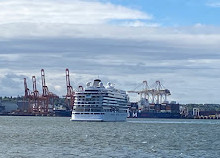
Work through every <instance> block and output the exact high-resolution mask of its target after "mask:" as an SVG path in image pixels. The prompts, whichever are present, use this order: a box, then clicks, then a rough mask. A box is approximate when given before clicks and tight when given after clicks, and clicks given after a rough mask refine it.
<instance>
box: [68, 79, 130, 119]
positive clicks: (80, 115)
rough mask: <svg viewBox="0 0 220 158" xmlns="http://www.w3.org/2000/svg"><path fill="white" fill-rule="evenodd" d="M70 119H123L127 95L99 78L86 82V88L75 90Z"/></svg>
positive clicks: (125, 115) (126, 108)
mask: <svg viewBox="0 0 220 158" xmlns="http://www.w3.org/2000/svg"><path fill="white" fill-rule="evenodd" d="M74 97H75V100H74V106H73V111H72V117H71V120H72V121H125V120H126V117H127V110H128V107H127V103H128V95H127V94H126V92H125V91H123V90H119V89H116V88H115V87H114V86H113V85H112V84H111V83H107V85H106V86H104V85H103V83H102V82H101V80H100V79H96V80H94V82H93V84H92V83H91V82H88V83H87V84H86V88H85V89H83V87H82V86H81V87H79V89H78V90H77V91H76V92H75V96H74Z"/></svg>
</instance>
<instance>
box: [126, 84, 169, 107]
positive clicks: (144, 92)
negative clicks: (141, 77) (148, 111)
mask: <svg viewBox="0 0 220 158" xmlns="http://www.w3.org/2000/svg"><path fill="white" fill-rule="evenodd" d="M141 85H142V87H143V88H142V89H141V90H133V91H128V93H137V94H138V95H140V98H141V99H142V98H144V99H147V100H148V101H149V102H150V103H151V104H155V103H156V104H160V103H164V102H166V101H167V96H169V95H171V93H170V91H169V90H168V89H165V88H164V86H163V85H162V84H161V82H160V81H156V82H155V84H154V85H153V86H151V88H149V86H148V83H147V81H143V83H142V84H141Z"/></svg>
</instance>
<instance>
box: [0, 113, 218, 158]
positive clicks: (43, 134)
mask: <svg viewBox="0 0 220 158" xmlns="http://www.w3.org/2000/svg"><path fill="white" fill-rule="evenodd" d="M0 134H1V137H0V157H4V158H13V157H20V158H32V157H48V158H60V157H65V158H72V157H94V158H96V157H122V158H127V157H138V158H139V157H140V158H142V157H147V158H148V157H161V158H166V157H184V158H185V157H192V158H194V157H219V156H220V120H180V119H179V120H174V119H128V121H127V122H100V123H99V122H71V121H69V118H61V117H12V116H1V117H0Z"/></svg>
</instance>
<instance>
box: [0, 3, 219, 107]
mask: <svg viewBox="0 0 220 158" xmlns="http://www.w3.org/2000/svg"><path fill="white" fill-rule="evenodd" d="M219 17H220V0H178V1H177V0H157V1H155V0H135V1H134V0H7V1H5V0H0V87H1V88H0V96H17V95H23V94H24V88H23V78H24V77H26V78H27V81H28V86H29V88H30V89H32V85H31V77H32V76H33V75H35V76H36V77H37V81H38V89H39V91H41V85H40V83H41V80H40V70H41V68H44V69H45V73H46V82H47V85H48V87H49V90H50V91H53V92H54V93H56V94H58V95H60V96H62V95H65V93H66V87H65V69H66V68H69V70H70V76H71V78H70V79H71V84H72V85H73V87H75V88H76V87H77V86H78V85H85V83H86V82H88V81H91V80H93V79H95V78H97V77H99V78H100V79H102V80H103V82H104V83H106V82H108V81H110V82H112V83H114V84H115V85H116V86H117V87H118V88H121V89H124V90H134V89H135V87H136V86H137V85H138V84H139V83H141V82H142V81H143V80H147V81H148V82H149V85H152V84H153V83H154V82H155V81H156V80H160V81H161V82H162V84H163V85H164V86H165V87H166V88H168V89H170V91H171V93H172V96H171V97H170V100H176V101H178V102H179V103H220V94H219V88H220V20H219ZM131 98H132V100H135V99H136V98H135V97H134V96H131Z"/></svg>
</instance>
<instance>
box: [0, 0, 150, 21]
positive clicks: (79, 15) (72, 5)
mask: <svg viewBox="0 0 220 158" xmlns="http://www.w3.org/2000/svg"><path fill="white" fill-rule="evenodd" d="M0 10H1V12H0V24H6V23H22V22H30V23H62V24H103V23H106V22H108V21H109V20H113V19H114V20H121V19H134V20H135V19H151V18H152V16H151V15H148V14H146V13H143V12H141V11H138V10H134V9H129V8H126V7H123V6H120V5H113V4H111V3H100V2H97V1H93V2H91V1H90V2H89V1H83V0H72V1H67V0H63V1H61V0H55V1H52V0H45V1H38V0H32V1H29V0H8V1H0Z"/></svg>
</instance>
